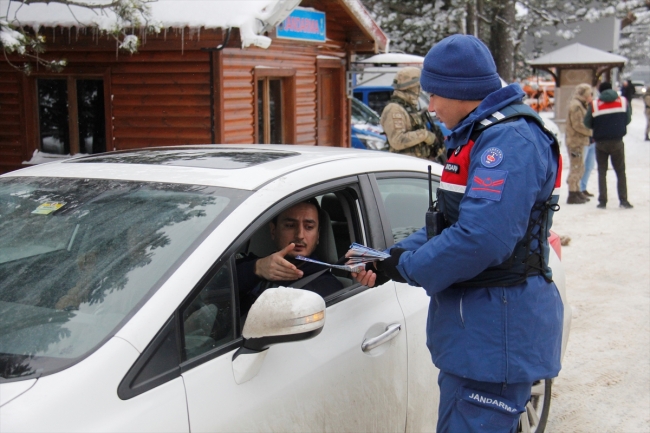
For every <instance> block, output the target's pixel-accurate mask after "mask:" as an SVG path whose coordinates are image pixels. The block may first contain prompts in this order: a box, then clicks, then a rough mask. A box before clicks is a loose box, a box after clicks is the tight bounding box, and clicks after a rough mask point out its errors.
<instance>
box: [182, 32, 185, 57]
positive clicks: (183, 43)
mask: <svg viewBox="0 0 650 433" xmlns="http://www.w3.org/2000/svg"><path fill="white" fill-rule="evenodd" d="M184 52H185V27H183V28H182V29H181V56H182V55H183V53H184Z"/></svg>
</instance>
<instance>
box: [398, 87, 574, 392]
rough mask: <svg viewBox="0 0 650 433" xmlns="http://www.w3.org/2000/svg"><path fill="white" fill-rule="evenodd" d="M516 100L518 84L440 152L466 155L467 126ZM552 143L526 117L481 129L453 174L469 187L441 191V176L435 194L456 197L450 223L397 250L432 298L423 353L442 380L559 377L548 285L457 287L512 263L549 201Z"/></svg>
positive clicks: (534, 281)
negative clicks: (536, 211) (490, 188)
mask: <svg viewBox="0 0 650 433" xmlns="http://www.w3.org/2000/svg"><path fill="white" fill-rule="evenodd" d="M523 96H524V93H523V92H522V91H521V89H520V88H519V86H518V85H510V86H507V87H504V88H502V89H499V90H497V91H495V92H494V93H492V94H490V95H489V96H488V97H486V98H485V99H484V100H483V101H482V102H481V104H480V105H479V106H478V107H477V109H476V110H475V111H474V112H472V113H471V114H470V115H469V116H468V117H467V118H465V119H464V120H462V121H461V122H460V123H459V125H457V126H456V127H455V128H454V129H453V130H452V133H451V135H450V136H449V137H448V139H447V142H446V143H445V144H446V146H447V148H448V149H449V150H451V151H452V152H455V151H456V150H458V149H461V146H462V147H463V148H465V149H468V148H469V146H466V145H467V144H469V140H470V135H471V132H472V130H473V124H474V123H475V122H481V121H482V120H483V119H486V118H488V117H489V116H491V114H492V113H495V112H496V111H497V110H500V109H502V108H503V107H506V106H508V105H510V104H513V103H517V102H519V101H521V99H522V97H523ZM551 144H552V140H551V139H550V138H549V137H548V136H547V135H546V134H545V133H544V132H543V131H542V129H541V128H540V126H539V125H538V124H537V123H536V122H535V121H534V120H532V119H528V118H523V117H521V118H518V119H516V120H514V121H511V122H504V123H500V124H497V125H494V126H492V127H490V128H488V129H486V130H485V131H484V132H483V133H482V134H481V135H480V136H479V137H478V139H477V140H476V142H475V143H473V145H472V147H471V151H469V153H468V155H467V157H468V160H467V161H466V164H464V165H463V166H461V167H460V169H462V170H467V171H466V176H467V185H455V184H454V185H452V184H447V182H445V179H446V178H447V177H449V176H447V175H446V174H443V178H442V181H441V185H440V188H443V189H445V188H446V191H451V192H457V195H458V197H459V200H458V201H457V204H456V205H455V206H454V207H457V209H456V212H457V218H456V220H455V221H454V223H453V224H452V225H451V226H450V227H448V228H446V229H444V230H443V231H442V233H441V234H440V235H438V236H435V237H433V238H432V239H430V240H428V239H427V236H426V232H425V230H424V229H422V230H420V231H418V232H416V233H414V234H412V235H411V236H409V237H408V238H406V239H405V240H403V241H401V242H399V243H398V244H396V245H395V246H396V247H400V248H403V249H405V250H407V251H406V252H404V253H403V254H402V255H401V257H400V260H399V265H398V266H397V269H398V270H399V272H400V274H401V275H402V276H403V277H404V279H405V280H406V281H407V282H408V283H409V284H411V285H414V286H420V287H423V288H424V289H425V290H426V292H427V294H428V295H429V296H430V297H431V302H430V305H429V316H428V321H427V346H428V347H429V350H430V352H431V356H432V359H433V362H434V364H435V365H436V366H437V367H438V368H439V369H440V370H442V371H444V372H446V373H450V374H454V375H456V376H459V377H463V378H468V379H472V380H476V381H481V382H506V383H523V382H534V381H535V380H539V379H547V378H552V377H555V376H557V374H558V372H559V370H560V352H561V347H562V319H563V311H564V310H563V305H562V300H561V299H560V295H559V293H558V290H557V288H556V286H555V283H553V282H552V281H549V280H547V279H546V278H545V276H543V275H535V276H530V277H528V278H526V279H525V281H524V282H523V283H520V284H516V285H510V284H506V283H504V284H502V285H500V284H494V283H492V284H489V285H487V284H486V285H485V286H478V287H461V286H462V283H463V282H466V281H468V280H472V279H475V278H476V277H477V276H478V275H479V274H481V273H482V272H484V271H485V270H486V269H487V268H489V267H491V266H496V265H499V264H501V263H503V262H504V261H505V260H506V259H508V258H509V257H510V256H511V255H512V253H513V251H514V248H515V246H516V245H517V243H518V242H519V241H520V240H521V239H522V238H523V236H524V235H525V233H526V231H527V227H528V223H529V220H530V216H531V209H533V206H535V205H536V204H539V203H544V202H545V201H546V200H548V198H549V197H550V196H551V194H552V193H553V191H554V189H555V184H556V180H557V173H558V157H557V155H556V154H554V152H553V151H552V147H551ZM492 154H498V155H500V160H498V161H497V164H498V165H496V164H494V165H493V166H491V167H490V164H487V165H485V164H484V163H482V162H481V161H483V160H484V157H485V156H486V155H492ZM452 168H453V167H452ZM445 170H450V169H448V168H447V167H445ZM491 178H492V179H502V181H501V182H500V184H501V186H500V188H501V192H499V193H492V192H491V193H489V194H490V195H488V194H486V193H485V192H484V191H483V189H485V188H482V186H483V185H484V183H485V182H483V183H481V182H479V180H484V179H491ZM495 185H496V183H495ZM495 189H496V188H495ZM475 190H476V191H475ZM447 204H448V205H449V206H451V204H450V203H447ZM423 219H424V215H423Z"/></svg>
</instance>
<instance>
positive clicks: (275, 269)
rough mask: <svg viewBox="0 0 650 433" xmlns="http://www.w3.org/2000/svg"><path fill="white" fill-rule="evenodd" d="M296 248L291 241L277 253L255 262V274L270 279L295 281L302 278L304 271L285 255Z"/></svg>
mask: <svg viewBox="0 0 650 433" xmlns="http://www.w3.org/2000/svg"><path fill="white" fill-rule="evenodd" d="M294 248H295V244H293V243H290V244H289V245H287V246H286V247H284V248H283V249H281V250H280V251H278V252H277V253H274V254H271V255H270V256H267V257H264V258H263V259H259V260H258V261H257V262H255V275H257V276H258V277H260V278H264V279H265V280H268V281H294V280H297V279H298V278H302V275H303V272H302V271H301V270H299V269H298V268H297V267H296V266H295V265H293V264H292V263H290V262H288V261H287V260H285V259H284V257H285V256H286V255H287V254H289V253H290V252H291V251H293V249H294Z"/></svg>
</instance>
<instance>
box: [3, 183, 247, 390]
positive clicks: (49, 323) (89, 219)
mask: <svg viewBox="0 0 650 433" xmlns="http://www.w3.org/2000/svg"><path fill="white" fill-rule="evenodd" d="M248 195H250V193H249V192H246V191H241V190H235V189H229V188H216V187H207V186H198V185H177V184H164V183H152V182H134V181H117V180H105V179H69V178H67V179H61V178H27V177H15V178H4V179H0V215H1V218H0V376H1V377H3V378H5V379H11V378H19V377H25V378H26V377H34V376H36V377H37V376H41V375H44V374H48V373H52V372H55V371H58V370H61V369H63V368H66V367H68V366H70V365H72V364H74V363H75V362H77V361H79V360H80V359H81V358H83V357H85V356H87V355H88V354H89V353H91V352H92V351H93V350H94V349H95V348H97V347H99V346H100V345H101V344H102V343H103V342H104V341H106V340H107V339H108V338H110V337H111V336H112V335H113V334H114V333H115V332H116V331H117V329H119V327H120V326H121V325H122V324H123V323H124V322H125V321H126V320H128V318H129V317H130V316H131V315H132V314H133V313H134V312H135V311H136V309H137V308H138V307H139V306H140V305H142V304H143V303H144V301H145V300H146V299H147V298H148V296H150V295H151V294H152V293H153V292H154V291H155V290H156V289H157V288H158V287H159V286H160V285H161V284H162V282H164V281H165V279H166V278H167V277H168V276H169V274H170V270H173V269H174V268H175V267H176V266H178V265H179V264H180V263H181V262H182V260H184V258H185V257H187V255H188V254H189V253H190V252H191V250H192V249H193V248H194V247H195V246H196V245H197V244H198V243H199V242H200V240H201V239H202V238H203V236H205V234H207V233H209V231H210V230H211V229H213V227H214V226H216V225H217V224H219V222H220V221H222V220H223V219H224V218H225V216H226V215H228V214H229V213H230V212H231V211H232V209H234V208H235V207H236V206H237V205H239V203H241V201H242V200H244V199H245V198H246V197H247V196H248Z"/></svg>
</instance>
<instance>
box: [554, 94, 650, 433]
mask: <svg viewBox="0 0 650 433" xmlns="http://www.w3.org/2000/svg"><path fill="white" fill-rule="evenodd" d="M632 107H633V117H632V123H631V124H630V125H628V133H627V136H626V137H625V138H624V142H625V160H626V167H627V168H626V172H627V185H628V199H629V201H630V203H632V204H633V205H634V209H631V210H624V209H620V208H619V207H618V197H617V193H616V174H615V173H614V171H613V169H612V168H611V165H610V169H609V171H608V173H607V183H608V193H609V194H608V196H609V202H608V203H607V206H608V207H607V209H606V210H601V209H597V208H596V204H597V200H596V198H597V197H594V198H592V199H591V201H590V202H589V203H586V204H583V205H567V204H562V209H561V210H560V212H558V213H557V214H556V216H555V218H554V223H553V230H554V231H556V232H557V233H558V234H561V235H567V236H570V237H571V243H570V245H569V246H565V247H563V248H562V262H563V264H564V267H565V270H566V277H567V282H566V283H567V296H568V300H569V303H570V304H571V307H572V308H573V324H572V326H571V334H570V337H569V343H568V348H567V352H566V355H565V357H564V362H563V367H562V371H561V372H560V375H559V377H558V378H557V379H556V381H555V384H554V386H553V401H552V403H551V414H550V417H549V423H548V426H547V429H546V431H547V432H559V433H563V432H574V433H582V432H584V433H592V432H603V433H604V432H620V433H637V432H639V433H640V432H643V433H648V432H650V142H648V141H643V132H644V131H645V116H644V113H643V103H642V101H641V100H639V99H635V100H634V101H633V105H632ZM562 150H563V153H564V156H563V157H564V161H568V158H567V156H566V148H564V149H562ZM567 174H568V170H565V173H564V180H566V176H567ZM562 189H563V191H562V197H563V199H562V200H561V203H566V196H567V192H568V190H567V186H566V182H563V185H562ZM587 189H588V191H590V192H591V193H593V194H596V195H597V194H598V173H597V171H596V169H594V171H593V172H592V174H591V178H590V179H589V185H588V187H587Z"/></svg>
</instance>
